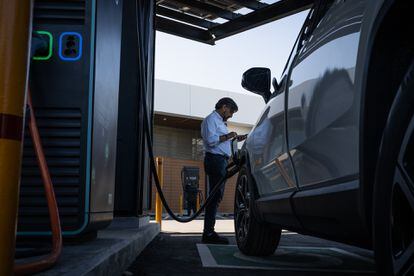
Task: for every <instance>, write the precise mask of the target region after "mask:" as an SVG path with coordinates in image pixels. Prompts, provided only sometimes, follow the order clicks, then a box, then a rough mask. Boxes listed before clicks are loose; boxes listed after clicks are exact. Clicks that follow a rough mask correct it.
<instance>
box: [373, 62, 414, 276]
mask: <svg viewBox="0 0 414 276" xmlns="http://www.w3.org/2000/svg"><path fill="white" fill-rule="evenodd" d="M373 202H374V203H373V204H374V206H373V211H374V216H373V228H372V229H373V238H374V240H373V241H374V252H375V260H376V266H377V272H378V273H379V274H381V275H412V274H411V273H413V272H414V268H413V265H414V63H412V64H411V66H410V69H409V70H408V72H407V74H406V75H405V77H404V79H403V81H402V83H401V84H400V87H399V89H398V92H397V96H396V97H395V100H394V102H393V104H392V107H391V111H390V114H389V116H388V121H387V126H386V128H385V130H384V134H383V138H382V141H381V147H380V153H379V159H378V163H377V169H376V175H375V186H374V200H373Z"/></svg>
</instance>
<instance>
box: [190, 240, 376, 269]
mask: <svg viewBox="0 0 414 276" xmlns="http://www.w3.org/2000/svg"><path fill="white" fill-rule="evenodd" d="M210 247H211V248H214V247H217V248H220V247H223V248H230V247H232V248H235V253H233V254H232V255H231V256H229V257H234V259H238V260H245V261H247V262H249V263H250V264H249V263H247V264H245V265H243V264H241V265H234V264H222V263H221V264H220V263H218V262H217V261H216V259H215V256H213V253H212V251H211V249H210ZM197 249H198V253H199V255H200V259H201V262H202V265H203V267H208V268H237V269H260V270H279V271H299V272H305V271H308V272H330V273H355V274H358V273H366V274H374V273H375V271H373V270H364V269H346V268H344V269H332V268H315V267H289V266H271V265H272V264H273V263H274V264H275V265H277V263H276V262H274V261H271V260H263V261H262V262H261V261H258V260H256V259H259V257H250V256H246V255H243V254H241V253H239V252H238V249H237V246H235V245H207V244H197ZM279 249H299V250H331V251H333V252H336V253H338V254H343V255H347V256H349V257H352V258H356V259H359V260H360V261H363V262H368V263H369V264H370V265H372V264H373V260H372V259H370V258H367V257H363V256H360V255H358V254H356V253H352V252H349V251H346V250H343V249H340V248H336V247H304V246H280V247H279ZM237 253H238V254H237ZM327 257H329V256H327ZM251 263H256V264H258V265H251ZM260 263H261V264H263V265H264V266H260ZM334 263H335V262H334Z"/></svg>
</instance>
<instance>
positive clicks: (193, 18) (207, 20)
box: [155, 0, 315, 45]
mask: <svg viewBox="0 0 414 276" xmlns="http://www.w3.org/2000/svg"><path fill="white" fill-rule="evenodd" d="M314 1H315V0H280V1H277V2H275V3H272V4H267V3H264V2H260V0H157V1H156V17H155V26H156V29H157V30H158V31H162V32H165V33H169V34H172V35H177V36H180V37H183V38H188V39H192V40H195V41H199V42H203V43H207V44H211V45H214V44H215V41H217V40H220V39H223V38H225V37H228V36H231V35H234V34H237V33H240V32H243V31H246V30H249V29H252V28H255V27H257V26H260V25H263V24H266V23H269V22H271V21H274V20H278V19H281V18H283V17H286V16H289V15H292V14H295V13H298V12H301V11H303V10H306V9H309V8H310V7H311V6H312V4H313V2H314ZM243 8H247V9H248V10H249V12H247V13H246V12H244V14H242V13H240V12H241V11H246V10H245V9H243ZM242 9H243V10H242Z"/></svg>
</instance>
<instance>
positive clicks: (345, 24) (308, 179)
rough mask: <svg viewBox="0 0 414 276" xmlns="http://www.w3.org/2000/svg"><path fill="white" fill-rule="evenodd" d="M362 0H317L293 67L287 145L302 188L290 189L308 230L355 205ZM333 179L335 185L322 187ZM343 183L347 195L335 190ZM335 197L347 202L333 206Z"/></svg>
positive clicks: (336, 201) (338, 201)
mask: <svg viewBox="0 0 414 276" xmlns="http://www.w3.org/2000/svg"><path fill="white" fill-rule="evenodd" d="M365 2H366V1H363V0H353V1H345V0H336V1H327V0H326V1H320V3H319V6H318V7H317V8H316V9H315V16H314V19H313V22H312V24H311V25H310V26H309V27H308V29H307V30H306V31H305V33H304V35H303V36H302V39H301V41H300V46H301V47H300V48H299V50H298V53H297V55H296V58H295V60H294V62H293V64H292V67H291V73H290V81H289V89H288V90H289V91H288V94H287V130H288V136H287V137H288V139H287V140H288V148H289V153H290V156H291V158H292V162H293V165H294V170H295V174H296V179H297V184H298V187H299V190H302V191H307V192H298V193H297V194H295V197H294V200H293V203H294V205H295V210H296V213H297V215H298V217H299V218H300V220H301V221H302V223H303V225H305V227H307V228H308V229H310V230H312V231H321V229H320V228H322V227H321V223H326V224H329V223H330V222H332V221H336V218H335V217H336V216H342V217H344V219H345V220H346V219H347V218H348V217H349V216H351V215H352V214H353V213H354V212H356V208H355V206H356V199H357V196H356V191H357V188H358V181H357V180H358V168H359V160H358V157H359V152H358V151H359V149H358V140H359V133H358V130H359V129H358V127H359V125H358V118H359V102H358V100H357V99H358V97H357V95H356V93H357V91H356V89H355V86H354V79H355V66H356V62H357V53H358V45H359V39H360V28H361V22H362V17H363V13H364V9H365ZM333 186H336V188H338V190H336V189H325V188H324V187H333ZM321 187H322V188H321ZM342 190H343V191H345V192H347V191H352V193H347V196H348V195H349V197H347V198H346V199H349V201H348V202H346V200H345V198H338V197H337V196H335V193H336V192H338V193H339V192H340V191H342ZM327 194H329V195H333V196H327ZM343 200H345V201H343ZM354 201H355V202H354ZM354 203H355V204H354ZM336 204H338V205H339V204H344V205H346V204H348V205H353V206H349V207H348V208H345V210H343V209H342V208H339V209H340V210H338V208H336V207H337V206H338V205H336ZM327 206H329V207H330V208H327ZM341 212H343V213H341ZM326 218H329V219H326ZM330 219H332V221H331V220H330ZM311 224H312V225H311Z"/></svg>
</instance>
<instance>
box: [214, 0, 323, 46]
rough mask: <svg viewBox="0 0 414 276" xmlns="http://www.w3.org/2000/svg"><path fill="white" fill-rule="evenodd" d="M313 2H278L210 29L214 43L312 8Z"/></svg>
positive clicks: (295, 0)
mask: <svg viewBox="0 0 414 276" xmlns="http://www.w3.org/2000/svg"><path fill="white" fill-rule="evenodd" d="M314 1H315V0H301V1H298V0H280V1H278V2H276V3H274V4H271V5H268V6H267V7H265V8H262V9H259V10H257V11H254V12H251V13H248V14H246V15H243V16H241V17H239V18H236V19H234V20H231V21H228V22H226V23H223V24H220V25H218V26H216V27H213V28H211V29H210V31H211V32H212V33H213V34H214V36H215V39H214V40H215V41H216V40H220V39H223V38H226V37H228V36H231V35H235V34H238V33H241V32H244V31H247V30H250V29H253V28H255V27H258V26H261V25H264V24H266V23H269V22H272V21H275V20H279V19H282V18H284V17H287V16H289V15H292V14H295V13H299V12H301V11H304V10H306V9H309V8H311V7H312V5H313V3H314Z"/></svg>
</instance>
